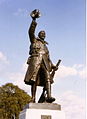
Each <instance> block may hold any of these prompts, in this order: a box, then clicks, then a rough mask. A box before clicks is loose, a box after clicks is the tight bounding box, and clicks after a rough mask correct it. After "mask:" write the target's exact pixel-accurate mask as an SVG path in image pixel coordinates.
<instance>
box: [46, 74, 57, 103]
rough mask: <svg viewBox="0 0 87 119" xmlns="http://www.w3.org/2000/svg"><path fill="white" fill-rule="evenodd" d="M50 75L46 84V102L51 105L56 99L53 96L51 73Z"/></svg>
mask: <svg viewBox="0 0 87 119" xmlns="http://www.w3.org/2000/svg"><path fill="white" fill-rule="evenodd" d="M47 74H48V78H47V82H46V90H47V99H46V101H47V102H49V103H52V102H53V101H55V98H53V97H52V96H51V81H50V77H49V76H50V74H49V72H47Z"/></svg>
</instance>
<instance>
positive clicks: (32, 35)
mask: <svg viewBox="0 0 87 119" xmlns="http://www.w3.org/2000/svg"><path fill="white" fill-rule="evenodd" d="M30 16H31V17H32V23H31V25H30V28H29V31H28V34H29V37H30V42H31V43H32V42H34V40H35V28H36V26H37V23H36V18H39V17H40V11H39V10H38V9H35V10H34V11H32V12H31V14H30Z"/></svg>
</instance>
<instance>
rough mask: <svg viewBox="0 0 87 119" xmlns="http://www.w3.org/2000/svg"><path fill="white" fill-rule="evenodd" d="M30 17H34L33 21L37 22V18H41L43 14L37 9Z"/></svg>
mask: <svg viewBox="0 0 87 119" xmlns="http://www.w3.org/2000/svg"><path fill="white" fill-rule="evenodd" d="M30 16H31V17H32V19H33V20H35V19H36V18H39V17H40V16H41V14H40V11H39V10H38V9H35V10H33V11H32V12H31V14H30Z"/></svg>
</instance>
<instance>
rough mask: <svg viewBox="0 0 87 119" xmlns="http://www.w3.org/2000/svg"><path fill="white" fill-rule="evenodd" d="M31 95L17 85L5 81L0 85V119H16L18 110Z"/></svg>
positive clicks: (28, 100) (27, 101)
mask: <svg viewBox="0 0 87 119" xmlns="http://www.w3.org/2000/svg"><path fill="white" fill-rule="evenodd" d="M30 100H31V97H30V96H29V95H28V94H27V93H26V92H25V91H24V90H22V89H20V88H19V87H18V86H15V85H13V84H12V83H7V84H5V85H3V86H2V87H0V119H13V116H15V119H18V117H19V113H20V111H21V110H22V109H23V107H24V106H25V105H26V104H27V103H29V102H30Z"/></svg>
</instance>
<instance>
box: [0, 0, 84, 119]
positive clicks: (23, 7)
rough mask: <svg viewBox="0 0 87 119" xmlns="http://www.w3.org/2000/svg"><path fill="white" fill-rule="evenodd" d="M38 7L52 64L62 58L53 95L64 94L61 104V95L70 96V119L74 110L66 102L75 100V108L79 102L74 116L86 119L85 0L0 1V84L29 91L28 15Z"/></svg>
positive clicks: (29, 20) (40, 24) (68, 114)
mask: <svg viewBox="0 0 87 119" xmlns="http://www.w3.org/2000/svg"><path fill="white" fill-rule="evenodd" d="M36 8H37V9H39V10H40V11H41V14H42V15H41V17H40V18H39V19H37V23H38V26H37V29H36V35H37V34H38V32H39V31H40V30H45V31H46V41H47V42H48V43H49V45H48V48H49V51H50V57H51V59H52V61H53V63H54V64H56V62H57V60H58V59H61V60H62V63H61V65H60V68H59V70H58V71H57V72H56V76H55V79H54V80H55V83H54V84H53V95H55V96H56V97H61V98H60V103H61V102H62V101H61V100H62V97H63V98H64V96H65V97H69V98H66V99H65V100H63V102H62V105H63V109H64V110H65V112H66V115H67V119H69V118H70V119H72V114H73V113H75V112H73V111H69V112H67V111H66V110H67V109H68V108H70V107H68V106H67V109H66V106H65V102H64V101H66V100H67V105H68V103H69V101H71V102H72V101H73V100H74V104H73V107H75V105H76V104H77V108H79V109H78V112H77V115H76V117H75V118H74V119H78V118H79V119H84V118H85V116H84V118H82V117H83V116H82V115H79V113H80V111H81V112H82V111H83V110H82V108H80V107H81V106H83V107H84V101H85V0H43V1H42V0H38V1H35V0H15V1H14V0H0V29H1V30H0V83H1V84H0V85H3V84H5V83H8V82H12V83H14V84H16V85H19V87H20V88H22V89H24V90H25V91H27V92H28V91H29V90H28V86H26V85H24V83H23V78H24V75H25V72H26V67H27V66H26V60H27V58H28V56H29V55H28V52H29V45H30V42H29V38H28V28H29V25H30V23H31V17H30V15H29V14H30V12H31V11H32V10H34V9H36ZM70 97H72V99H71V98H70ZM69 99H71V100H69ZM77 100H79V102H78V101H77ZM80 102H81V104H83V105H81V104H80ZM70 106H71V107H72V105H70ZM72 110H74V108H73V109H72ZM83 112H84V111H83ZM77 117H78V118H77Z"/></svg>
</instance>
